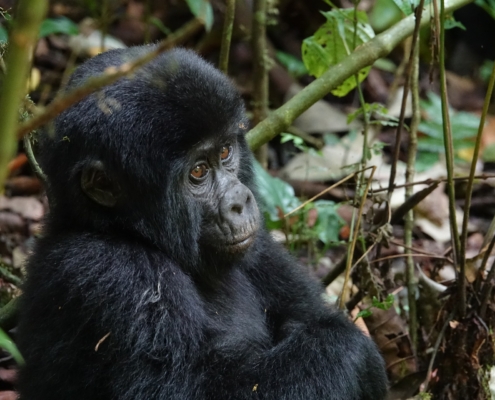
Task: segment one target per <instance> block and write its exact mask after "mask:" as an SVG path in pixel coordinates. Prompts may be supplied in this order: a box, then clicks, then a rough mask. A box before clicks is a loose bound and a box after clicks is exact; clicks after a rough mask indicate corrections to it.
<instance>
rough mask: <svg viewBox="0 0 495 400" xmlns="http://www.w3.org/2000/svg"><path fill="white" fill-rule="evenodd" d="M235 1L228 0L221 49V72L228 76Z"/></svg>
mask: <svg viewBox="0 0 495 400" xmlns="http://www.w3.org/2000/svg"><path fill="white" fill-rule="evenodd" d="M234 16H235V0H227V8H226V9H225V15H224V17H223V32H222V45H221V47H220V61H219V63H218V65H219V67H220V70H221V71H222V72H223V73H224V74H227V73H228V72H229V53H230V42H231V41H232V31H233V27H234Z"/></svg>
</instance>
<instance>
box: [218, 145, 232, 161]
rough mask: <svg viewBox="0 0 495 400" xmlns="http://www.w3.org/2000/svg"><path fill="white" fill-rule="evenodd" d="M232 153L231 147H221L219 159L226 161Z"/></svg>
mask: <svg viewBox="0 0 495 400" xmlns="http://www.w3.org/2000/svg"><path fill="white" fill-rule="evenodd" d="M231 153H232V146H223V147H222V151H221V152H220V158H221V159H222V161H225V160H228V159H229V157H230V155H231Z"/></svg>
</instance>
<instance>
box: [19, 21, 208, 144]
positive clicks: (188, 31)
mask: <svg viewBox="0 0 495 400" xmlns="http://www.w3.org/2000/svg"><path fill="white" fill-rule="evenodd" d="M202 26H203V20H201V19H199V18H196V19H194V20H192V21H190V22H189V23H187V24H186V25H184V26H183V27H182V28H180V29H178V30H177V31H176V32H174V33H173V34H171V35H170V36H168V37H167V38H166V39H165V40H163V41H162V42H160V43H159V44H158V45H157V46H156V47H155V48H154V49H153V50H152V51H150V52H149V53H146V55H144V56H143V57H141V58H138V59H137V60H135V61H133V62H129V63H125V64H122V65H121V66H119V67H115V68H109V69H107V70H106V71H105V72H104V73H103V74H101V75H99V76H95V77H94V78H90V79H88V80H87V83H86V84H85V85H84V86H82V87H78V88H75V89H73V90H71V91H70V92H68V93H67V94H66V95H64V96H63V97H60V98H58V99H56V100H54V101H53V102H52V103H50V104H49V105H48V106H47V107H46V108H45V109H44V110H43V112H41V113H40V114H38V115H35V116H34V117H33V118H32V119H30V120H29V121H27V122H25V123H23V124H22V125H21V126H20V127H19V129H18V130H17V137H18V138H19V139H20V138H22V137H23V136H24V135H25V134H27V133H29V132H31V131H33V130H35V129H36V128H39V127H40V126H43V125H45V124H46V123H47V122H49V121H50V120H52V119H53V118H54V117H56V116H57V115H58V114H60V113H61V112H62V111H63V110H65V109H66V108H68V107H70V106H72V105H74V104H76V103H77V102H79V101H80V100H82V99H83V98H84V97H86V96H88V95H90V94H91V93H94V92H96V91H97V90H99V89H101V88H102V87H104V86H107V85H110V84H112V83H113V82H115V81H117V80H118V79H120V78H122V77H124V76H127V75H129V74H132V73H133V72H134V71H135V70H137V69H138V68H139V67H141V66H143V65H144V64H146V63H148V62H150V61H151V60H153V59H154V58H156V57H157V56H158V55H159V54H160V53H163V52H164V51H165V50H167V49H169V48H171V47H172V46H174V45H176V44H177V43H180V42H183V41H184V40H187V39H188V38H189V37H191V36H192V35H193V34H195V33H196V32H197V31H198V30H199V29H200V28H201V27H202Z"/></svg>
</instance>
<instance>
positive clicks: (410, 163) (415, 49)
mask: <svg viewBox="0 0 495 400" xmlns="http://www.w3.org/2000/svg"><path fill="white" fill-rule="evenodd" d="M423 2H424V0H421V3H420V5H419V6H418V8H417V9H416V15H419V16H421V10H422V7H423ZM418 26H419V25H418ZM418 42H419V29H418V30H415V32H414V37H413V43H412V52H411V60H410V61H411V65H412V69H411V76H410V80H409V82H410V85H411V95H412V100H413V101H412V103H413V117H412V121H411V129H410V132H409V146H408V148H407V168H406V183H411V182H412V181H413V180H414V172H415V168H414V166H415V165H416V151H417V147H418V136H417V135H418V126H419V122H420V120H421V111H420V109H419V87H418V79H419V46H418ZM403 106H404V107H405V104H404V103H403ZM436 186H437V185H432V188H431V189H432V191H433V190H434V189H435V188H436ZM413 198H414V193H413V190H412V186H409V187H407V188H406V201H405V202H406V203H407V202H408V200H411V199H413ZM413 227H414V211H413V208H412V207H411V208H410V209H409V210H408V212H407V214H406V215H405V221H404V242H405V244H406V246H412V237H413V234H412V231H413ZM406 263H407V264H406V265H407V267H406V285H407V298H408V304H409V336H410V337H411V342H412V346H413V349H414V352H416V349H417V345H418V320H417V313H416V293H417V291H418V283H417V280H416V274H415V268H414V259H413V257H412V255H411V254H410V253H409V254H408V255H407V261H406Z"/></svg>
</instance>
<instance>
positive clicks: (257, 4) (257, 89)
mask: <svg viewBox="0 0 495 400" xmlns="http://www.w3.org/2000/svg"><path fill="white" fill-rule="evenodd" d="M253 8H254V9H253V14H254V15H253V29H252V35H253V86H254V87H253V125H257V124H259V123H260V122H261V121H263V120H264V119H265V118H266V117H267V115H268V66H267V57H268V55H267V51H266V13H267V0H254V4H253ZM267 155H268V149H267V147H266V146H260V147H259V148H257V149H256V150H255V156H256V159H257V160H258V161H259V162H260V164H261V165H262V166H263V167H266V160H267Z"/></svg>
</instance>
